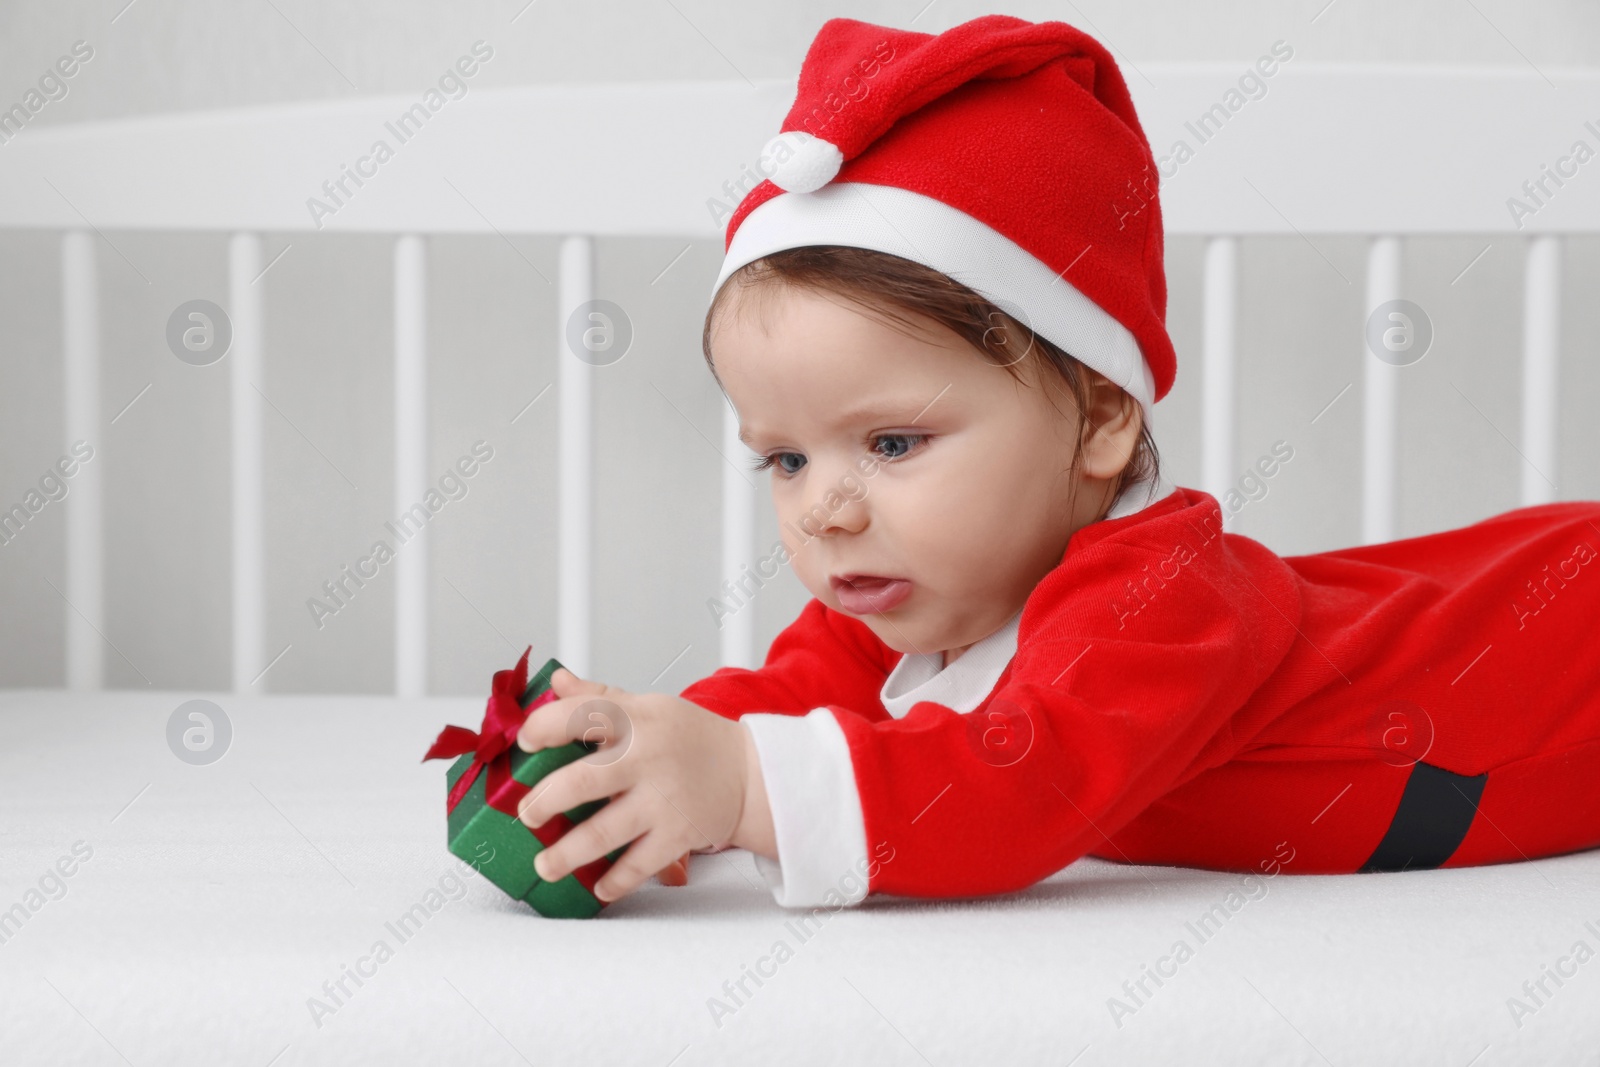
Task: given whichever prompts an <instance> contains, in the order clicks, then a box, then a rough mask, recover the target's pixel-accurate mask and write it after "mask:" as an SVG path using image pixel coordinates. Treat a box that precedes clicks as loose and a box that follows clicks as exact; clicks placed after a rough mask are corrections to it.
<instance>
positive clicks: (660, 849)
mask: <svg viewBox="0 0 1600 1067" xmlns="http://www.w3.org/2000/svg"><path fill="white" fill-rule="evenodd" d="M682 848H683V842H682V841H674V840H673V839H672V838H671V837H670V836H669V835H667V834H664V833H662V832H661V831H660V830H651V831H649V832H648V833H646V834H645V835H644V836H643V837H641V838H639V839H638V840H637V841H635V842H634V843H633V844H631V845H629V846H628V851H626V852H624V853H623V854H622V856H621V858H619V859H618V860H617V862H616V863H613V864H612V865H611V869H610V870H609V871H607V872H606V874H605V877H604V878H601V879H600V880H599V881H598V882H596V883H595V884H594V895H595V896H597V897H599V898H600V899H601V900H605V901H611V900H617V899H619V898H621V897H625V896H627V895H628V894H629V893H631V892H633V891H634V890H635V889H638V888H639V887H640V886H641V885H643V884H644V881H645V879H647V878H649V877H650V876H651V875H652V874H655V873H656V872H657V871H659V870H661V869H662V868H663V867H665V866H667V864H669V863H671V862H672V861H674V860H676V859H677V858H678V857H679V856H680V855H682V854H683V853H682V851H681V850H682Z"/></svg>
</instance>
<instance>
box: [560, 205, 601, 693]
mask: <svg viewBox="0 0 1600 1067" xmlns="http://www.w3.org/2000/svg"><path fill="white" fill-rule="evenodd" d="M560 257H561V261H560V280H559V288H560V291H559V293H558V294H557V300H558V301H559V311H560V314H559V315H558V316H557V318H556V331H557V338H556V352H557V358H558V359H559V360H560V365H561V369H560V372H559V375H558V381H559V382H560V385H561V398H560V403H561V426H560V448H559V453H560V458H559V465H560V491H559V496H560V512H559V520H558V521H559V522H560V530H559V535H558V537H559V541H558V550H559V561H560V562H559V569H560V587H559V600H558V604H557V612H558V615H557V633H556V644H557V648H558V649H559V651H558V652H557V654H556V656H557V658H558V659H560V660H561V662H562V663H564V664H565V665H566V666H567V667H568V668H570V669H571V670H572V671H573V673H575V674H577V675H578V676H580V677H584V676H586V675H587V674H588V673H589V613H590V597H591V596H592V595H593V589H592V582H591V580H590V543H589V539H590V536H591V533H592V529H593V499H594V496H593V493H594V439H593V435H592V433H591V424H592V421H593V415H592V408H591V405H592V403H593V391H594V390H593V385H594V368H593V366H591V365H590V364H589V363H588V362H587V361H585V360H582V359H579V358H578V356H577V354H576V353H574V352H573V351H572V350H571V348H570V347H569V344H568V340H567V322H568V321H569V320H570V319H571V318H572V315H573V313H574V312H576V311H577V310H578V308H579V307H580V306H581V305H583V304H585V303H587V302H588V301H590V300H592V299H593V298H594V241H593V239H592V238H589V237H585V236H581V235H580V236H572V237H565V238H563V239H562V241H561V252H560Z"/></svg>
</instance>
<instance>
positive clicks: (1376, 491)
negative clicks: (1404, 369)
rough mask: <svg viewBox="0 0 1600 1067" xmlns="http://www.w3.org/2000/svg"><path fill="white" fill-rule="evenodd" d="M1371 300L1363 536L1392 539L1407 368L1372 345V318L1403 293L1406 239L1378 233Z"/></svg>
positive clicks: (1370, 262) (1367, 311)
mask: <svg viewBox="0 0 1600 1067" xmlns="http://www.w3.org/2000/svg"><path fill="white" fill-rule="evenodd" d="M1366 297H1367V302H1366V306H1365V308H1364V309H1363V312H1364V313H1363V316H1362V329H1361V331H1360V332H1361V338H1362V340H1361V361H1362V365H1363V366H1364V367H1365V368H1366V370H1365V373H1364V376H1363V379H1362V390H1363V416H1362V417H1363V423H1362V427H1363V431H1362V432H1363V442H1362V462H1361V540H1362V543H1363V544H1368V545H1371V544H1376V543H1377V542H1379V541H1390V540H1393V539H1394V535H1395V533H1394V532H1395V525H1396V523H1395V511H1396V506H1397V502H1398V499H1399V497H1398V486H1399V478H1398V465H1399V453H1398V451H1397V450H1396V447H1395V446H1396V440H1397V411H1398V404H1399V379H1400V370H1401V368H1399V367H1396V366H1393V365H1392V364H1389V363H1385V362H1384V361H1383V360H1381V359H1379V358H1378V357H1377V356H1375V355H1374V354H1373V353H1372V351H1371V350H1370V349H1369V348H1368V347H1367V342H1366V330H1365V327H1366V317H1367V316H1369V315H1371V314H1372V312H1373V311H1374V310H1376V309H1377V307H1378V305H1380V304H1383V303H1385V302H1387V301H1390V300H1398V299H1399V298H1400V239H1399V238H1398V237H1374V238H1373V239H1372V243H1371V244H1370V245H1369V246H1368V248H1367V293H1366Z"/></svg>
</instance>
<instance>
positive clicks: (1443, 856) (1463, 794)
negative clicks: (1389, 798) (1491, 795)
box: [1361, 760, 1489, 871]
mask: <svg viewBox="0 0 1600 1067" xmlns="http://www.w3.org/2000/svg"><path fill="white" fill-rule="evenodd" d="M1488 780H1489V775H1488V773H1487V772H1485V773H1483V774H1480V775H1477V776H1475V777H1470V778H1469V777H1468V776H1466V775H1464V774H1456V773H1454V772H1452V771H1447V770H1445V769H1444V768H1442V767H1435V766H1433V765H1432V764H1429V763H1423V762H1421V761H1420V760H1419V761H1418V762H1417V763H1415V764H1413V765H1412V768H1411V777H1409V778H1407V779H1406V788H1405V792H1404V793H1402V794H1401V795H1400V804H1399V806H1398V807H1396V808H1395V811H1394V819H1393V820H1392V821H1391V822H1390V823H1389V830H1388V832H1387V833H1385V834H1384V835H1383V840H1382V841H1379V842H1378V847H1377V848H1376V849H1374V850H1373V852H1372V855H1371V856H1370V857H1369V858H1368V859H1367V862H1366V863H1364V864H1363V865H1362V866H1361V870H1363V871H1406V870H1419V869H1426V868H1429V867H1437V866H1439V865H1440V864H1441V863H1443V862H1444V861H1445V860H1447V859H1449V858H1450V856H1451V854H1452V853H1453V852H1455V850H1456V849H1457V848H1458V847H1460V845H1461V842H1462V840H1463V839H1464V838H1465V837H1466V836H1467V830H1468V829H1470V828H1471V826H1472V819H1473V816H1475V815H1476V814H1477V813H1478V798H1479V797H1481V796H1483V786H1484V783H1485V782H1487V781H1488Z"/></svg>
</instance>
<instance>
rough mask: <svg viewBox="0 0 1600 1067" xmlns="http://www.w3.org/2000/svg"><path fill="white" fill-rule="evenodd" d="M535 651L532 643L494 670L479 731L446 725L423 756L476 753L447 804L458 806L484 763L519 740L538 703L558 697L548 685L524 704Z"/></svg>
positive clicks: (487, 762)
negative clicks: (513, 661) (519, 655)
mask: <svg viewBox="0 0 1600 1067" xmlns="http://www.w3.org/2000/svg"><path fill="white" fill-rule="evenodd" d="M532 651H533V646H532V645H529V646H528V648H527V649H526V650H525V651H524V652H523V653H522V658H521V659H519V660H517V665H516V666H515V667H514V668H512V669H511V670H508V671H495V672H494V685H493V688H492V691H491V692H490V694H489V703H488V705H487V706H486V707H485V708H484V711H483V725H482V726H480V727H479V728H478V731H477V732H476V733H474V732H472V731H471V730H469V729H467V728H466V727H465V726H446V727H445V728H444V729H443V730H440V731H439V736H438V738H437V739H436V740H435V741H434V742H433V745H432V747H430V748H429V749H428V754H427V755H425V756H423V757H422V759H423V761H424V762H426V761H428V760H431V759H444V758H448V757H452V756H461V755H465V754H466V753H468V752H471V753H473V754H474V755H473V758H472V764H471V766H469V767H468V768H467V773H465V774H463V775H462V776H461V777H460V778H458V779H456V784H455V786H454V787H453V788H452V789H451V790H450V799H449V805H448V806H449V807H450V808H452V809H453V808H455V806H456V805H457V804H459V803H460V802H461V798H462V797H464V796H466V795H467V790H469V789H471V788H472V783H473V782H475V781H477V778H478V775H479V774H480V773H482V771H483V769H484V768H485V767H487V766H488V765H489V764H490V763H492V762H494V760H495V759H497V758H498V757H499V756H501V755H503V754H504V753H506V752H509V751H510V750H511V746H512V745H514V744H516V741H517V731H519V730H521V729H522V723H523V720H525V719H526V718H527V717H528V713H529V712H531V711H532V710H533V709H534V708H536V707H538V706H539V705H541V704H548V703H549V702H550V701H552V700H555V699H556V691H555V690H554V689H546V690H545V691H544V692H543V693H540V694H539V695H538V696H537V697H535V698H534V699H533V700H531V701H529V702H528V706H527V707H523V706H522V695H523V694H524V693H526V692H527V691H528V653H529V652H532Z"/></svg>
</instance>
